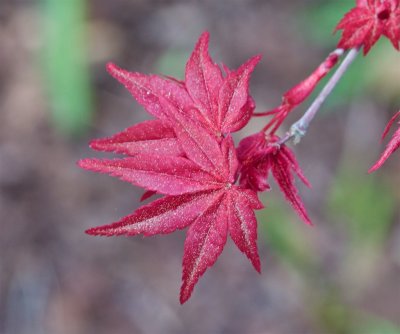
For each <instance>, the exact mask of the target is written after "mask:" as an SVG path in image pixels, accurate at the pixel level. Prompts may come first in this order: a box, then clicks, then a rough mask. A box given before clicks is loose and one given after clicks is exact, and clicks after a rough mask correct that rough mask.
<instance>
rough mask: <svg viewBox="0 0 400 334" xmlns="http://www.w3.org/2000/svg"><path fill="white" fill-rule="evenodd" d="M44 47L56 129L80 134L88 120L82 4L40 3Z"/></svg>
mask: <svg viewBox="0 0 400 334" xmlns="http://www.w3.org/2000/svg"><path fill="white" fill-rule="evenodd" d="M40 5H41V7H42V10H41V13H42V15H43V32H44V38H45V48H44V51H43V57H42V63H43V73H44V81H45V85H46V88H47V91H48V95H49V101H50V104H51V106H50V110H51V111H52V119H53V122H54V126H55V127H56V129H57V130H58V131H59V132H60V133H62V134H64V135H66V136H75V135H81V134H83V133H84V132H85V131H86V129H87V128H88V125H89V124H90V121H91V118H92V92H91V85H90V79H89V69H88V60H87V54H86V51H87V50H86V48H85V45H86V43H87V41H86V31H85V15H86V3H85V1H82V0H42V1H41V4H40Z"/></svg>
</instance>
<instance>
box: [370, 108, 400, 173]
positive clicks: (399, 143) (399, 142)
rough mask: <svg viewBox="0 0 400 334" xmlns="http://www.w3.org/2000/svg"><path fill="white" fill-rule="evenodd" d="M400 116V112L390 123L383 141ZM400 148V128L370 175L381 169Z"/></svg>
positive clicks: (384, 132) (372, 168)
mask: <svg viewBox="0 0 400 334" xmlns="http://www.w3.org/2000/svg"><path fill="white" fill-rule="evenodd" d="M399 116H400V111H398V112H397V113H396V114H395V115H394V116H393V117H392V119H391V120H390V121H389V123H388V124H387V125H386V128H385V130H384V131H383V134H382V139H384V138H385V137H386V136H387V134H388V133H389V130H390V128H391V127H392V125H393V123H394V122H395V120H396V119H397V118H398V117H399ZM399 147H400V127H399V128H398V129H397V130H396V131H395V133H394V134H393V136H392V138H391V139H390V141H389V143H388V144H387V145H386V148H385V150H384V151H383V153H382V155H381V157H380V158H379V159H378V161H377V162H376V163H375V164H374V165H373V166H372V167H371V168H370V169H369V171H368V172H369V173H372V172H375V171H376V170H377V169H379V168H381V167H382V165H383V164H384V163H385V161H386V160H387V159H388V158H389V157H390V156H391V155H392V154H393V153H394V152H395V151H396V150H397V149H398V148H399Z"/></svg>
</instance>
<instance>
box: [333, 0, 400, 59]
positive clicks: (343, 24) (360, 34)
mask: <svg viewBox="0 0 400 334" xmlns="http://www.w3.org/2000/svg"><path fill="white" fill-rule="evenodd" d="M341 29H342V30H343V35H342V38H341V39H340V41H339V44H338V47H339V48H343V49H350V48H358V47H361V46H364V55H366V54H367V53H368V52H369V50H370V49H371V48H372V46H373V45H374V44H375V43H376V42H377V41H378V39H379V38H380V37H381V36H382V35H383V36H386V37H387V38H388V39H389V40H390V41H391V42H392V44H393V46H394V47H395V48H396V49H397V50H399V40H400V1H399V0H357V3H356V7H355V8H353V9H351V10H350V11H349V12H348V13H347V14H345V16H344V17H343V19H342V20H341V21H340V22H339V24H338V25H337V27H336V29H335V30H341Z"/></svg>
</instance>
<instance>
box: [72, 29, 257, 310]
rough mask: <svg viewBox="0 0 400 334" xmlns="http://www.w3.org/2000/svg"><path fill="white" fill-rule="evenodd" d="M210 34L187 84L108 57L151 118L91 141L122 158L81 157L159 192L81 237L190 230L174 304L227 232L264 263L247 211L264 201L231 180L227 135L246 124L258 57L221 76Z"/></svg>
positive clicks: (232, 154)
mask: <svg viewBox="0 0 400 334" xmlns="http://www.w3.org/2000/svg"><path fill="white" fill-rule="evenodd" d="M208 39H209V37H208V34H207V33H204V34H203V35H202V36H201V37H200V39H199V41H198V43H197V45H196V47H195V50H194V51H193V53H192V55H191V57H190V59H189V61H188V63H187V65H186V75H185V82H180V81H177V80H174V79H171V78H165V77H159V76H156V75H143V74H140V73H131V72H127V71H124V70H122V69H120V68H118V67H116V66H115V65H113V64H109V65H108V70H109V72H110V73H111V74H112V75H113V76H114V77H115V78H116V79H118V80H119V81H120V82H121V83H122V84H124V85H125V87H126V88H127V89H128V90H129V91H130V92H131V94H132V95H133V96H134V97H135V99H136V100H137V101H138V102H139V103H140V104H141V105H142V106H143V107H144V108H145V109H146V110H147V111H148V112H149V113H150V114H151V115H153V116H155V117H156V118H157V119H156V120H151V121H146V122H142V123H139V124H137V125H134V126H132V127H130V128H128V129H127V130H125V131H123V132H121V133H119V134H116V135H114V136H112V137H110V138H105V139H98V140H94V141H92V142H91V144H90V145H91V147H92V148H94V149H97V150H102V151H112V152H117V153H123V154H126V155H128V157H127V158H125V159H115V160H100V159H83V160H81V161H80V162H79V165H80V166H81V167H82V168H84V169H88V170H92V171H96V172H100V173H108V174H110V175H112V176H115V177H119V178H120V179H122V180H124V181H127V182H130V183H132V184H134V185H136V186H139V187H142V188H144V189H145V190H146V193H145V195H144V196H145V197H148V196H151V195H152V194H153V193H159V194H162V195H165V196H164V197H162V198H161V199H157V200H155V201H154V202H152V203H150V204H147V205H144V206H142V207H140V208H139V209H137V210H136V211H135V212H134V213H132V214H131V215H129V216H127V217H124V218H122V219H121V220H120V221H118V222H115V223H113V224H110V225H105V226H100V227H95V228H91V229H89V230H88V231H87V233H88V234H91V235H104V236H112V235H137V234H143V235H146V236H150V235H155V234H165V233H171V232H173V231H175V230H177V229H183V228H186V227H189V229H188V232H187V238H186V241H185V247H184V256H183V276H182V280H183V284H182V288H181V295H180V301H181V303H184V302H185V301H187V299H188V298H189V297H190V295H191V293H192V291H193V288H194V286H195V284H196V283H197V281H198V280H199V278H200V276H201V275H203V274H204V272H205V271H206V269H207V268H208V267H210V266H212V265H213V264H214V263H215V261H216V260H217V258H218V256H219V255H220V253H221V252H222V250H223V247H224V245H225V243H226V240H227V236H228V233H229V235H230V236H231V238H232V239H233V241H234V242H235V244H236V245H237V247H238V248H239V249H240V250H241V251H242V252H243V253H245V254H246V255H247V257H248V258H249V259H250V261H251V262H252V264H253V266H254V268H255V269H256V270H257V271H260V270H261V269H260V260H259V256H258V251H257V244H256V241H257V221H256V217H255V214H254V210H256V209H261V208H262V207H263V206H262V204H261V203H260V201H259V200H258V198H257V194H256V192H255V191H253V190H251V189H246V188H245V187H242V186H238V185H235V182H236V179H237V174H238V169H239V162H238V159H237V156H236V149H235V147H234V143H233V140H232V138H231V136H230V133H231V132H234V131H237V130H239V129H240V128H242V127H243V126H244V125H246V123H247V122H248V120H249V118H250V116H251V114H252V112H253V109H254V103H253V102H252V99H251V97H250V96H249V94H248V86H249V79H250V74H251V72H252V71H253V69H254V67H255V65H256V64H257V62H258V61H259V59H260V57H254V58H252V59H250V60H249V61H248V62H247V63H245V64H244V65H242V66H241V67H240V68H239V69H238V70H236V71H230V72H229V73H228V74H227V75H226V76H225V77H224V76H223V75H222V72H221V70H220V68H219V67H218V66H217V65H216V64H214V63H213V61H212V60H211V58H210V56H209V54H208Z"/></svg>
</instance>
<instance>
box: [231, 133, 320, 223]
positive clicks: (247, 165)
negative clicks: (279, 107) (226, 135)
mask: <svg viewBox="0 0 400 334" xmlns="http://www.w3.org/2000/svg"><path fill="white" fill-rule="evenodd" d="M278 141H279V137H277V136H270V135H266V134H265V133H263V132H259V133H257V134H255V135H252V136H249V137H246V138H244V139H243V140H242V141H241V142H240V143H239V147H238V149H237V152H238V159H239V161H240V163H241V170H240V175H241V176H240V185H241V186H243V187H247V188H249V189H253V190H254V191H264V190H267V189H269V184H268V182H267V178H268V174H269V172H271V173H272V176H273V177H274V179H275V181H276V183H277V184H278V186H279V188H280V190H281V191H282V193H283V195H284V196H285V199H286V200H287V201H288V202H289V203H290V205H291V206H292V207H293V209H294V210H295V211H296V212H297V214H298V215H299V216H300V218H301V219H302V220H303V221H304V222H305V223H307V224H309V225H312V223H311V219H310V218H309V216H308V214H307V210H306V208H305V206H304V204H303V202H302V200H301V198H300V196H299V194H298V191H297V188H296V185H295V180H294V176H293V174H296V175H297V176H298V177H299V178H300V180H301V181H302V182H303V183H304V184H305V185H307V186H308V187H311V185H310V183H309V182H308V180H307V179H306V177H305V176H304V174H303V172H302V170H301V168H300V166H299V164H298V162H297V159H296V157H295V155H294V153H293V152H292V151H291V150H290V149H289V148H288V147H287V146H286V145H280V146H278V145H277V144H276V143H277V142H278Z"/></svg>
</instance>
